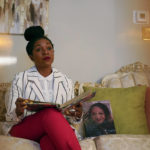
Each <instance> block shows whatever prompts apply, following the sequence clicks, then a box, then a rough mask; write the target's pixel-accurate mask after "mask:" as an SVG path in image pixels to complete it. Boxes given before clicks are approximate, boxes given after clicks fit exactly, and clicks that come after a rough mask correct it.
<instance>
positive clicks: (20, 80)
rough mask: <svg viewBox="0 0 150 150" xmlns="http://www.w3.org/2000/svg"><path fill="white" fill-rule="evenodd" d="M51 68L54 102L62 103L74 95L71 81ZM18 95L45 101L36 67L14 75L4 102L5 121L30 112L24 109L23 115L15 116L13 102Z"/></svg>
mask: <svg viewBox="0 0 150 150" xmlns="http://www.w3.org/2000/svg"><path fill="white" fill-rule="evenodd" d="M52 70H53V77H54V81H53V83H54V102H55V103H57V104H62V103H64V102H66V101H68V100H70V99H71V98H73V97H74V87H73V82H72V80H71V79H69V78H68V77H67V76H66V75H64V74H62V73H61V72H59V71H58V70H57V69H55V68H53V69H52ZM18 97H21V98H25V99H31V100H35V101H42V102H44V101H45V100H44V96H43V92H42V89H41V86H40V82H39V80H38V76H37V69H36V68H35V67H32V68H30V69H29V70H26V71H24V72H20V73H18V74H17V75H16V76H15V78H14V80H13V82H12V86H11V89H10V92H9V98H8V100H7V104H6V108H7V113H6V119H7V121H19V120H20V119H22V118H24V117H25V116H28V115H30V114H31V112H29V111H25V113H24V115H22V116H21V118H18V117H17V116H16V113H15V109H16V105H15V102H16V99H17V98H18Z"/></svg>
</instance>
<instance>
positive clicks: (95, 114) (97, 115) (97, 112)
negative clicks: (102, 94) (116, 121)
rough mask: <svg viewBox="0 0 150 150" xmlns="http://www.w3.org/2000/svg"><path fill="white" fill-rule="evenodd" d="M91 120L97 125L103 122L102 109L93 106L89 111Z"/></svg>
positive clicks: (103, 114)
mask: <svg viewBox="0 0 150 150" xmlns="http://www.w3.org/2000/svg"><path fill="white" fill-rule="evenodd" d="M91 118H92V120H93V121H94V122H96V123H98V124H101V123H103V122H104V120H105V113H104V111H103V109H101V108H99V107H97V106H94V107H93V108H92V111H91Z"/></svg>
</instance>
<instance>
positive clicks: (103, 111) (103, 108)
mask: <svg viewBox="0 0 150 150" xmlns="http://www.w3.org/2000/svg"><path fill="white" fill-rule="evenodd" d="M82 109H83V124H84V128H85V137H95V136H100V135H106V134H116V129H115V124H114V119H113V115H112V109H111V105H110V101H109V100H103V101H93V102H84V103H83V104H82Z"/></svg>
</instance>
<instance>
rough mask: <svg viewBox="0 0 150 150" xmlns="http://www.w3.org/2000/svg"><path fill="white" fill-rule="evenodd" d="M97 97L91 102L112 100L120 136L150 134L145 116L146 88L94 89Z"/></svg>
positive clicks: (86, 88)
mask: <svg viewBox="0 0 150 150" xmlns="http://www.w3.org/2000/svg"><path fill="white" fill-rule="evenodd" d="M89 88H90V89H93V90H94V91H96V96H95V97H94V98H92V99H91V100H90V101H97V100H110V103H111V107H112V113H113V117H114V123H115V128H116V132H117V133H119V134H148V133H149V131H148V127H147V121H146V115H145V93H146V86H135V87H130V88H93V87H84V89H85V91H86V90H89Z"/></svg>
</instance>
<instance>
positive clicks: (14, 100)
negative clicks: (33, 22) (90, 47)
mask: <svg viewBox="0 0 150 150" xmlns="http://www.w3.org/2000/svg"><path fill="white" fill-rule="evenodd" d="M24 36H25V39H26V40H27V41H29V42H28V44H27V46H26V51H27V54H28V56H29V57H30V58H31V60H32V61H33V62H34V64H35V66H33V67H31V68H30V69H28V70H26V71H24V72H20V73H18V74H17V75H16V76H15V78H14V80H13V83H12V87H11V91H10V95H9V103H8V106H7V114H6V118H7V121H16V124H14V125H13V126H12V127H11V128H8V130H7V131H8V133H9V134H10V135H11V136H15V137H20V138H25V139H30V140H34V141H38V142H39V143H40V146H41V149H42V150H60V149H61V150H81V148H80V145H79V142H78V140H77V138H76V135H75V133H74V131H73V129H72V128H71V126H70V125H69V123H68V122H67V121H66V119H65V118H64V116H63V115H62V113H61V112H60V111H58V110H57V109H55V108H46V109H43V110H40V111H38V112H31V111H29V110H28V107H27V104H26V103H24V99H31V100H35V101H41V102H53V103H57V104H62V103H64V102H66V101H68V100H70V99H71V98H73V96H74V89H73V83H72V81H71V80H70V79H69V78H68V77H67V76H66V75H64V74H62V73H61V72H59V71H58V70H57V69H55V68H53V67H52V63H53V60H54V47H53V43H52V42H51V40H50V39H49V38H47V37H46V36H44V30H43V29H42V28H41V27H40V26H31V27H29V28H27V29H26V30H25V33H24Z"/></svg>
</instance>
